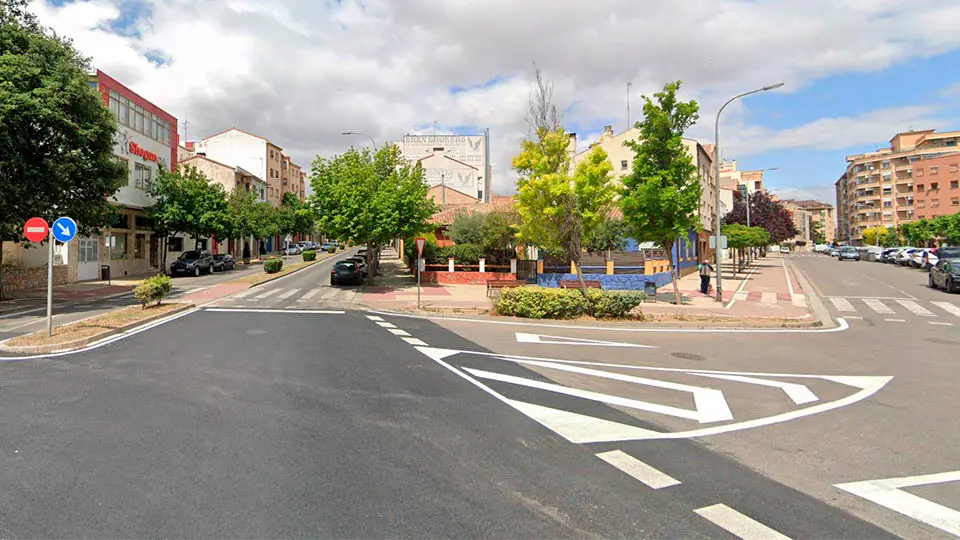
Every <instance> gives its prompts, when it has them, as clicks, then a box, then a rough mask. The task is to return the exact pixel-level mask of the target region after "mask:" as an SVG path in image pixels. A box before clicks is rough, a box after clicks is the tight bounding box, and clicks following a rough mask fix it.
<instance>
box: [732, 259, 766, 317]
mask: <svg viewBox="0 0 960 540" xmlns="http://www.w3.org/2000/svg"><path fill="white" fill-rule="evenodd" d="M759 267H760V265H759V264H756V263H754V264H753V267H752V268H750V271H749V272H747V275H746V276H744V277H743V281H742V282H741V283H740V286H739V287H737V290H736V291H734V293H733V298H732V299H730V301H729V302H727V305H725V306H723V309H730V308H731V307H733V304H734V303H735V302H736V301H737V294H738V293H740V292H742V291H743V289H744V287H746V286H747V283H748V282H749V281H750V276H752V275H753V273H754V272H756V271H757V268H759ZM734 275H735V276H736V274H734ZM744 300H746V299H744Z"/></svg>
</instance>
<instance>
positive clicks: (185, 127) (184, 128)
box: [183, 120, 190, 142]
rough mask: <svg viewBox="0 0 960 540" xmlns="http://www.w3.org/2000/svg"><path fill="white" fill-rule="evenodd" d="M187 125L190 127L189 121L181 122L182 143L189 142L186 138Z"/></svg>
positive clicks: (188, 138)
mask: <svg viewBox="0 0 960 540" xmlns="http://www.w3.org/2000/svg"><path fill="white" fill-rule="evenodd" d="M189 125H190V121H189V120H184V121H183V142H187V141H189V140H190V137H188V136H187V126H189Z"/></svg>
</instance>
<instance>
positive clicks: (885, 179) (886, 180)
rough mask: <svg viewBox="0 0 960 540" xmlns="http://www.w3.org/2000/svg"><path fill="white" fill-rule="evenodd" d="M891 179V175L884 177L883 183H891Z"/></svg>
mask: <svg viewBox="0 0 960 540" xmlns="http://www.w3.org/2000/svg"><path fill="white" fill-rule="evenodd" d="M890 179H891V176H890V175H889V174H885V175H883V181H884V182H889V181H890Z"/></svg>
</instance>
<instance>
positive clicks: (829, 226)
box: [780, 199, 837, 246]
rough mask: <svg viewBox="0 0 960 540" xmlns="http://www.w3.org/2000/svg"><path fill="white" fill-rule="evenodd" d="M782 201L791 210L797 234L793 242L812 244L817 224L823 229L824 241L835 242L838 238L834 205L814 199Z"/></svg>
mask: <svg viewBox="0 0 960 540" xmlns="http://www.w3.org/2000/svg"><path fill="white" fill-rule="evenodd" d="M780 203H781V204H782V205H783V207H784V208H786V209H787V211H788V212H790V214H791V216H792V217H793V224H794V226H795V227H796V228H797V235H796V236H794V238H793V240H792V242H794V243H795V244H796V245H798V246H803V245H807V246H809V245H811V244H812V243H813V242H814V238H813V231H814V227H815V224H819V227H820V228H821V230H822V231H823V235H824V241H825V242H827V243H830V242H833V241H834V239H835V238H836V234H837V232H836V224H835V216H834V211H833V205H830V204H827V203H823V202H820V201H814V200H800V201H798V200H793V199H784V200H781V201H780Z"/></svg>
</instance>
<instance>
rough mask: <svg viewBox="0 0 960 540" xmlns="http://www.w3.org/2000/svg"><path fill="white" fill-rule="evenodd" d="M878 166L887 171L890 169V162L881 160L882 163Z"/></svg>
mask: <svg viewBox="0 0 960 540" xmlns="http://www.w3.org/2000/svg"><path fill="white" fill-rule="evenodd" d="M880 166H881V167H883V168H884V169H889V168H890V160H889V159H885V160H883V162H882V163H881V164H880Z"/></svg>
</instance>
